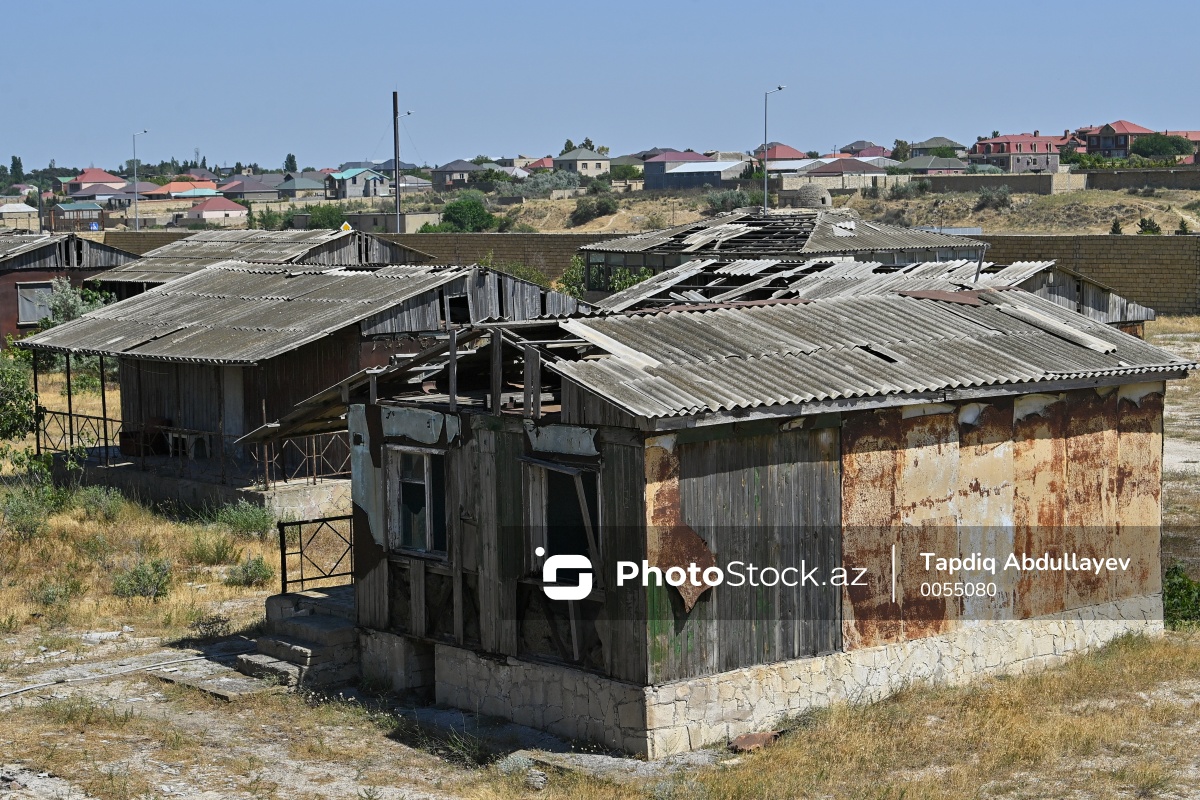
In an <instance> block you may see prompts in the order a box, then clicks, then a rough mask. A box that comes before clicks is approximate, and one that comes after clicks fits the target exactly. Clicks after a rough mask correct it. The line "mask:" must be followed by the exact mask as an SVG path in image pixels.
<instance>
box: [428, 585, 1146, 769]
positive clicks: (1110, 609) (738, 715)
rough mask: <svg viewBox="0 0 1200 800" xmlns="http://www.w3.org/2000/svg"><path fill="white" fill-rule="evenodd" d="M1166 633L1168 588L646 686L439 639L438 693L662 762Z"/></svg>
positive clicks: (460, 704)
mask: <svg viewBox="0 0 1200 800" xmlns="http://www.w3.org/2000/svg"><path fill="white" fill-rule="evenodd" d="M1162 631H1163V623H1162V596H1161V595H1157V594H1155V595H1144V596H1140V597H1133V598H1129V599H1125V600H1120V601H1115V602H1110V603H1104V604H1101V605H1094V606H1087V607H1085V608H1080V609H1075V610H1073V611H1069V612H1065V613H1063V614H1057V615H1054V616H1053V617H1039V618H1036V619H1032V620H1003V621H992V622H983V621H981V622H973V623H964V624H962V625H961V627H959V628H958V629H956V630H954V631H951V632H949V633H944V634H940V635H937V636H929V637H925V638H921V639H912V640H909V641H905V642H901V643H896V644H888V645H882V646H878V647H867V648H862V649H859V650H851V651H849V652H843V653H832V654H830V655H827V656H818V657H815V658H802V659H796V660H793V661H783V662H779V663H775V664H764V665H760V666H754V667H747V668H744V669H738V670H732V671H729V672H722V673H718V674H716V675H709V676H706V677H703V678H695V679H692V680H686V681H677V682H673V683H667V684H662V685H659V686H650V687H639V686H634V685H632V684H627V683H622V682H620V681H614V680H611V679H608V678H603V677H600V676H598V675H592V674H590V673H587V672H582V671H580V670H575V669H569V668H566V667H557V666H554V665H550V664H538V663H533V662H528V661H521V660H519V659H516V658H511V657H509V658H506V657H489V656H483V655H479V654H477V653H475V652H473V651H470V650H464V649H462V648H458V647H453V646H450V645H440V644H439V645H434V680H435V694H436V701H437V703H439V704H444V705H448V706H453V707H455V708H461V709H465V710H467V711H474V712H476V713H479V714H488V715H491V716H497V717H501V718H504V719H508V720H512V721H513V722H517V723H519V724H522V725H528V726H530V727H534V728H540V729H543V730H547V731H550V732H551V733H555V734H557V735H559V736H564V737H567V738H570V739H578V740H586V741H592V742H597V743H600V744H604V745H607V746H609V747H617V748H621V749H624V750H626V751H629V752H631V753H634V754H637V755H643V756H646V757H648V758H663V757H665V756H669V755H673V754H676V753H683V752H687V751H689V750H695V749H697V748H701V747H706V746H709V745H724V744H726V743H728V741H729V740H730V739H732V738H734V737H736V736H738V735H740V734H743V733H749V732H751V731H759V730H766V729H769V728H772V727H776V726H778V725H780V724H781V723H783V722H784V721H785V720H787V719H789V718H791V717H794V716H796V715H798V714H802V713H804V712H805V711H808V710H810V709H813V708H819V707H822V706H827V705H829V704H831V703H837V702H842V701H849V702H856V703H857V702H874V701H877V700H881V699H883V698H885V697H887V696H888V695H890V694H892V693H894V692H896V691H898V690H900V689H902V688H904V687H906V686H909V685H912V684H914V683H918V684H920V683H928V684H933V685H959V684H963V683H966V682H968V681H970V680H971V679H973V678H975V677H977V676H980V675H994V674H1020V673H1024V672H1030V671H1034V670H1038V669H1042V668H1044V667H1048V666H1052V665H1054V664H1057V663H1060V662H1061V661H1063V660H1064V659H1065V658H1066V657H1067V656H1069V655H1071V654H1075V653H1082V652H1086V651H1088V650H1092V649H1095V648H1097V647H1100V646H1102V645H1104V644H1105V643H1107V642H1109V641H1111V640H1112V639H1115V638H1117V637H1118V636H1122V635H1124V634H1143V635H1158V634H1161V633H1162Z"/></svg>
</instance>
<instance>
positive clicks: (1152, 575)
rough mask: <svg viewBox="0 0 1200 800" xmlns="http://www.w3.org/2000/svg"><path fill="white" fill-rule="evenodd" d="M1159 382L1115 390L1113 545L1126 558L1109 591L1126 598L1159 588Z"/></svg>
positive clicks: (1163, 388)
mask: <svg viewBox="0 0 1200 800" xmlns="http://www.w3.org/2000/svg"><path fill="white" fill-rule="evenodd" d="M1165 391H1166V386H1165V385H1164V384H1162V383H1154V384H1144V385H1140V386H1139V385H1134V386H1122V387H1121V389H1120V391H1119V392H1118V396H1119V399H1118V403H1117V425H1118V435H1119V438H1118V441H1117V447H1118V456H1119V457H1118V461H1117V498H1118V502H1117V509H1116V511H1117V543H1116V547H1115V550H1116V552H1115V553H1114V555H1116V556H1118V557H1120V558H1129V559H1130V561H1131V565H1130V569H1129V571H1128V572H1120V573H1117V575H1116V582H1115V586H1114V594H1115V596H1116V597H1130V596H1135V595H1139V594H1146V593H1152V592H1159V591H1161V590H1162V572H1161V563H1160V560H1161V552H1162V551H1161V547H1160V545H1161V541H1160V531H1161V528H1160V526H1161V524H1162V470H1163V464H1162V452H1163V440H1162V433H1163V399H1164V395H1165Z"/></svg>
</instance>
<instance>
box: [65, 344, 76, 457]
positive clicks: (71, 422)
mask: <svg viewBox="0 0 1200 800" xmlns="http://www.w3.org/2000/svg"><path fill="white" fill-rule="evenodd" d="M67 432H68V436H67V449H72V448H74V447H75V407H74V405H73V404H72V403H71V354H70V353H69V352H68V353H67Z"/></svg>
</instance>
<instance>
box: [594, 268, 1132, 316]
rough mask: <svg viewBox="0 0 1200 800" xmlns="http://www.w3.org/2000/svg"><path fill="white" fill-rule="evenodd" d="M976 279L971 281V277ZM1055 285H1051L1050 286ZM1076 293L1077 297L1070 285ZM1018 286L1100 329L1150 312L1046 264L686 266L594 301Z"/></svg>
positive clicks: (622, 304) (633, 303)
mask: <svg viewBox="0 0 1200 800" xmlns="http://www.w3.org/2000/svg"><path fill="white" fill-rule="evenodd" d="M977 272H978V279H976V273H977ZM1056 276H1057V279H1058V281H1059V283H1058V284H1056V283H1055V280H1056ZM1064 280H1065V281H1067V282H1068V283H1072V284H1074V283H1078V284H1080V285H1082V286H1083V291H1082V297H1079V296H1077V294H1078V293H1077V292H1076V290H1075V286H1074V285H1063V282H1064ZM1018 286H1019V287H1021V288H1023V289H1027V290H1028V291H1030V292H1032V293H1034V294H1037V295H1039V296H1042V297H1046V298H1047V299H1051V300H1053V301H1054V302H1056V303H1058V304H1059V305H1062V306H1064V307H1068V308H1074V309H1075V310H1077V311H1081V312H1082V313H1084V314H1085V315H1086V316H1089V317H1091V318H1093V319H1096V320H1099V321H1101V322H1105V323H1114V322H1137V321H1144V320H1150V319H1154V311H1153V309H1149V308H1146V307H1145V306H1141V305H1139V304H1137V303H1135V302H1133V301H1131V300H1127V299H1126V298H1124V297H1121V296H1120V295H1118V294H1116V293H1115V292H1114V291H1113V290H1112V289H1111V288H1110V287H1108V286H1105V285H1104V284H1102V283H1100V282H1098V281H1096V280H1093V279H1092V278H1089V277H1087V276H1085V275H1081V274H1079V273H1077V272H1075V271H1073V270H1069V269H1067V268H1065V267H1060V266H1058V265H1056V264H1055V262H1053V261H1017V262H1014V263H1012V264H1008V265H999V264H993V263H991V262H983V264H982V265H981V264H980V262H978V261H968V260H962V259H960V260H955V261H928V262H922V263H917V264H907V265H904V266H899V267H897V266H892V265H889V264H881V263H878V262H873V261H852V260H849V259H810V260H808V261H805V262H803V263H795V262H785V261H781V260H777V259H747V260H739V261H727V260H719V259H705V260H697V261H689V262H687V263H685V264H682V265H680V266H678V267H675V268H673V269H669V270H666V271H665V272H660V273H659V274H657V275H655V276H654V277H653V278H650V279H649V280H646V281H643V282H642V283H638V284H635V285H633V286H631V287H629V288H628V289H625V290H623V291H620V292H617V293H616V294H613V295H609V296H608V297H606V298H604V299H602V300H600V301H598V302H597V305H599V306H600V307H601V308H602V309H605V310H608V311H628V310H632V309H647V308H661V307H663V306H668V305H678V304H687V303H714V302H715V303H730V302H741V301H755V300H781V299H789V298H790V299H817V298H825V297H841V296H845V295H877V294H895V293H898V292H901V291H910V290H937V291H957V290H959V289H978V288H984V287H993V288H1011V287H1018Z"/></svg>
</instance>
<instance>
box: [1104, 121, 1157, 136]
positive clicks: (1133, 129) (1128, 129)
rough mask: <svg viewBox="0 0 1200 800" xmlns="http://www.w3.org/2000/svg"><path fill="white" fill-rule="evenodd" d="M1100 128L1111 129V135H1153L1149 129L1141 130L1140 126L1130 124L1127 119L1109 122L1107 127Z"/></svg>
mask: <svg viewBox="0 0 1200 800" xmlns="http://www.w3.org/2000/svg"><path fill="white" fill-rule="evenodd" d="M1101 127H1102V128H1112V129H1113V133H1154V131H1152V130H1150V129H1149V128H1143V127H1142V126H1141V125H1137V124H1135V123H1132V122H1130V121H1129V120H1127V119H1119V120H1117V121H1116V122H1110V123H1108V124H1107V125H1102V126H1101Z"/></svg>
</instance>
